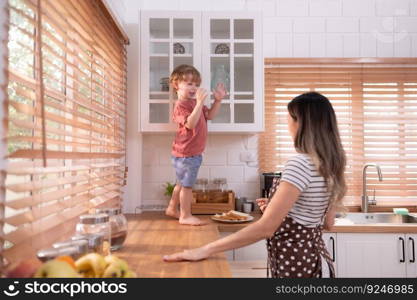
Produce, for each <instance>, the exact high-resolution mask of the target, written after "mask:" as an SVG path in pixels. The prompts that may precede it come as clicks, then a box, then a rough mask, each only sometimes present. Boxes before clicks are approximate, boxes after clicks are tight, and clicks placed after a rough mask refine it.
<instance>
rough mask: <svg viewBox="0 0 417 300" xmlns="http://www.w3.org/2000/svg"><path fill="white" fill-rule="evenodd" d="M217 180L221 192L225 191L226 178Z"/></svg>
mask: <svg viewBox="0 0 417 300" xmlns="http://www.w3.org/2000/svg"><path fill="white" fill-rule="evenodd" d="M219 181H220V189H221V190H222V192H227V178H219Z"/></svg>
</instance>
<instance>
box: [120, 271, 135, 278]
mask: <svg viewBox="0 0 417 300" xmlns="http://www.w3.org/2000/svg"><path fill="white" fill-rule="evenodd" d="M136 277H137V275H136V273H135V272H133V271H132V270H128V271H127V272H126V274H125V276H124V277H123V278H136Z"/></svg>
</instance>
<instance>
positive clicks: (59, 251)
mask: <svg viewBox="0 0 417 300" xmlns="http://www.w3.org/2000/svg"><path fill="white" fill-rule="evenodd" d="M63 255H68V256H71V257H72V258H73V259H74V260H77V259H78V258H80V257H81V256H82V255H84V253H82V252H80V249H79V248H77V247H61V248H48V249H42V250H39V251H38V252H37V253H36V256H37V257H38V258H39V260H40V261H42V262H46V261H48V260H51V259H55V258H57V257H58V256H63Z"/></svg>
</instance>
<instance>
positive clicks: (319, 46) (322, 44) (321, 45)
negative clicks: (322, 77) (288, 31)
mask: <svg viewBox="0 0 417 300" xmlns="http://www.w3.org/2000/svg"><path fill="white" fill-rule="evenodd" d="M325 56H326V34H324V33H313V34H311V35H310V57H325Z"/></svg>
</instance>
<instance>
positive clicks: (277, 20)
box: [263, 17, 293, 33]
mask: <svg viewBox="0 0 417 300" xmlns="http://www.w3.org/2000/svg"><path fill="white" fill-rule="evenodd" d="M263 28H264V33H265V32H266V33H278V32H292V30H293V18H283V17H266V18H264V20H263Z"/></svg>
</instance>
